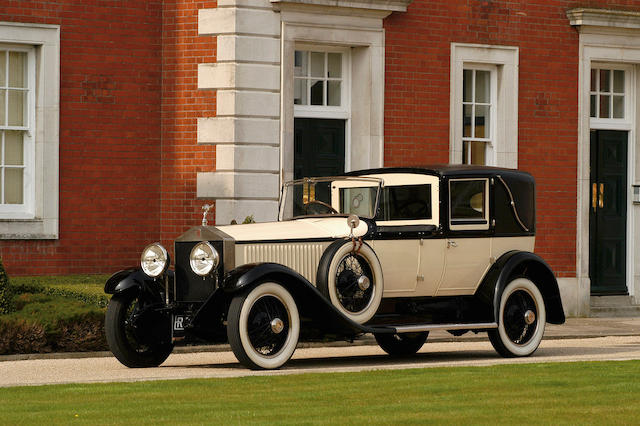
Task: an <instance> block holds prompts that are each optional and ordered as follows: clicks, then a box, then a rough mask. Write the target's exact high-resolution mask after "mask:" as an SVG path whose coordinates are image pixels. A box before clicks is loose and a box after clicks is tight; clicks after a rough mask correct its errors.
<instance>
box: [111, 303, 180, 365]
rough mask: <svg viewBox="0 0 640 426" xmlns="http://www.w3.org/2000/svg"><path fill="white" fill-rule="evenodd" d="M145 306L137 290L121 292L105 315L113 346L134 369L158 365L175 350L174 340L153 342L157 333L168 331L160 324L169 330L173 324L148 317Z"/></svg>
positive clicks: (121, 358) (114, 351) (122, 361)
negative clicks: (172, 341)
mask: <svg viewBox="0 0 640 426" xmlns="http://www.w3.org/2000/svg"><path fill="white" fill-rule="evenodd" d="M142 306H143V304H142V303H141V301H140V300H139V299H138V296H137V295H136V294H135V293H132V292H129V293H128V294H117V295H114V296H113V297H112V298H111V300H110V301H109V306H108V307H107V314H106V316H105V334H106V337H107V343H108V344H109V349H111V352H112V353H113V355H114V356H115V357H116V358H117V359H118V361H120V362H121V363H122V364H124V365H126V366H127V367H131V368H140V367H157V366H159V365H160V364H162V363H163V362H164V361H165V360H166V359H167V357H169V354H171V351H172V350H173V344H171V343H155V342H153V340H154V337H153V336H158V335H161V334H162V333H163V332H164V330H160V327H163V326H166V327H167V333H169V327H170V324H169V323H165V322H164V321H156V318H153V319H152V320H145V318H144V314H143V315H141V312H142ZM146 318H147V319H148V318H149V316H147V317H146ZM147 340H149V341H147Z"/></svg>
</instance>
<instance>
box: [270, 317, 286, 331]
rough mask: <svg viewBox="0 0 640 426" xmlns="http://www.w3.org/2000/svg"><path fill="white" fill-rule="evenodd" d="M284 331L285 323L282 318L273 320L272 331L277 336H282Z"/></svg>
mask: <svg viewBox="0 0 640 426" xmlns="http://www.w3.org/2000/svg"><path fill="white" fill-rule="evenodd" d="M282 330H284V321H282V320H281V319H280V318H274V319H272V320H271V331H273V332H274V333H275V334H280V333H282Z"/></svg>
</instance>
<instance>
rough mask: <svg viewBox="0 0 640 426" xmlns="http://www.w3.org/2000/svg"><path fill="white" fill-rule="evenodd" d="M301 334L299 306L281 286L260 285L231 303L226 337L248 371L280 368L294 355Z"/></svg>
mask: <svg viewBox="0 0 640 426" xmlns="http://www.w3.org/2000/svg"><path fill="white" fill-rule="evenodd" d="M299 334H300V317H299V315H298V308H297V306H296V302H295V300H294V299H293V297H292V296H291V294H290V293H289V291H288V290H287V289H286V288H285V287H283V286H282V285H281V284H279V283H276V282H264V283H261V284H257V285H256V286H255V287H253V289H251V290H250V291H248V292H247V293H243V294H238V295H237V296H235V297H234V298H233V300H232V301H231V305H230V306H229V312H228V315H227V337H228V338H229V344H230V345H231V349H232V350H233V353H234V355H235V356H236V358H238V361H240V362H241V363H242V364H243V365H245V366H246V367H248V368H251V369H254V370H257V369H273V368H280V367H281V366H282V365H284V363H285V362H287V361H288V360H289V358H291V355H293V352H294V351H295V349H296V345H297V344H298V336H299Z"/></svg>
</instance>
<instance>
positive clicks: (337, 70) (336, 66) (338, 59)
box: [327, 53, 342, 78]
mask: <svg viewBox="0 0 640 426" xmlns="http://www.w3.org/2000/svg"><path fill="white" fill-rule="evenodd" d="M327 61H328V63H329V75H328V77H330V78H339V77H342V54H340V53H329V59H328V60H327Z"/></svg>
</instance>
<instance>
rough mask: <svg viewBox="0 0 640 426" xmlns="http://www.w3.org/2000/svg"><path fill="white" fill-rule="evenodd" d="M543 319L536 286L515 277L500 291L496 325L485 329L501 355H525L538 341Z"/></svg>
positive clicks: (540, 295) (541, 304)
mask: <svg viewBox="0 0 640 426" xmlns="http://www.w3.org/2000/svg"><path fill="white" fill-rule="evenodd" d="M546 321H547V312H546V309H545V306H544V299H543V298H542V294H541V293H540V290H539V289H538V287H537V286H536V285H535V284H534V283H533V282H532V281H530V280H528V279H526V278H516V279H514V280H513V281H511V282H510V283H509V284H507V286H506V287H505V289H504V291H503V292H502V296H501V298H500V310H499V317H498V328H497V329H495V330H489V340H490V341H491V344H492V345H493V347H494V349H495V350H496V351H497V352H498V353H499V354H500V355H502V356H503V357H507V358H512V357H522V356H529V355H531V354H532V353H533V352H535V350H536V349H537V348H538V345H540V341H541V340H542V335H543V334H544V327H545V324H546Z"/></svg>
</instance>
